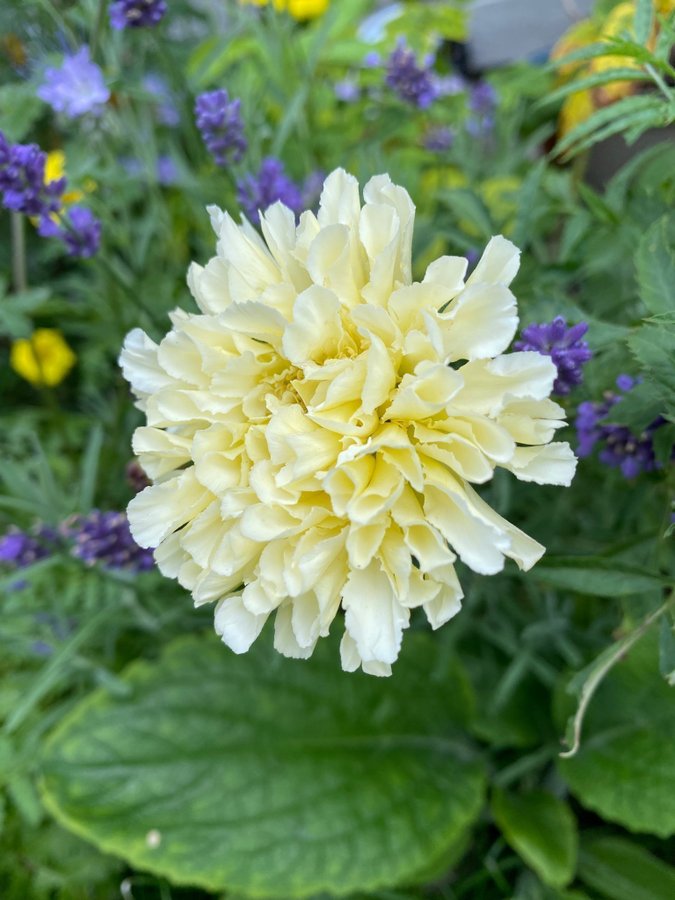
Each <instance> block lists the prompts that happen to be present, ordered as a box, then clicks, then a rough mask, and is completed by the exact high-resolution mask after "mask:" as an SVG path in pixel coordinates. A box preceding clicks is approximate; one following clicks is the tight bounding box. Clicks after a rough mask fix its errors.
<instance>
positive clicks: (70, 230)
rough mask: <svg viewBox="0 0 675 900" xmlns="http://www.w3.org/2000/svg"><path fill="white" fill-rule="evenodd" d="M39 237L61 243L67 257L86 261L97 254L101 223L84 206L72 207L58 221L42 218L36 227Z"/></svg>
mask: <svg viewBox="0 0 675 900" xmlns="http://www.w3.org/2000/svg"><path fill="white" fill-rule="evenodd" d="M38 234H39V235H40V236H41V237H50V238H58V240H60V241H63V243H64V244H65V247H66V250H67V251H68V255H69V256H75V257H78V258H79V259H86V258H88V257H90V256H94V255H95V254H96V253H97V252H98V248H99V245H100V243H101V223H100V221H99V220H98V219H97V218H96V216H95V215H94V214H93V213H92V212H91V210H89V209H87V208H86V207H84V206H73V207H71V209H69V210H68V213H67V214H64V216H63V217H61V218H59V219H52V218H43V219H41V220H40V224H39V226H38Z"/></svg>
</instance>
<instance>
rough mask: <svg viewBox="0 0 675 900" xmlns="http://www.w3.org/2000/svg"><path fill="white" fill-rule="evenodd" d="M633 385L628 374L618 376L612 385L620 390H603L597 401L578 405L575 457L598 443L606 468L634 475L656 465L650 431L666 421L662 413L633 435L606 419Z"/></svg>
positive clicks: (633, 380) (600, 455)
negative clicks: (600, 398) (614, 384)
mask: <svg viewBox="0 0 675 900" xmlns="http://www.w3.org/2000/svg"><path fill="white" fill-rule="evenodd" d="M636 384H637V382H636V381H635V379H633V378H631V377H630V375H619V377H618V378H617V379H616V386H617V387H618V388H619V390H620V391H621V392H622V393H621V394H615V393H614V392H613V391H607V392H606V393H605V396H604V399H603V400H602V401H601V402H599V403H592V402H585V403H581V404H579V408H578V409H577V418H576V421H575V423H574V424H575V427H576V429H577V437H578V439H579V448H578V451H577V452H578V454H579V456H581V457H585V456H590V454H591V453H592V452H593V450H594V449H595V447H596V445H598V446H599V447H600V453H599V454H598V459H599V460H600V462H602V463H604V464H605V465H606V466H609V467H610V468H618V469H621V472H622V474H623V475H624V476H625V477H626V478H635V477H636V476H638V475H640V473H642V472H651V471H653V470H654V469H656V468H657V467H658V463H657V461H656V457H655V455H654V443H653V438H654V432H655V431H656V430H657V428H660V427H661V426H662V425H665V423H666V420H665V419H664V418H663V417H662V416H658V417H657V418H656V419H654V421H653V422H650V424H649V425H648V426H647V427H646V428H645V430H644V431H643V432H642V433H641V434H634V433H633V432H632V431H631V430H630V428H627V427H626V426H625V425H619V424H616V423H614V422H607V421H606V417H607V415H608V414H609V412H610V410H611V409H612V407H614V406H616V404H617V403H620V402H621V401H622V400H623V398H624V397H625V396H626V394H627V393H629V392H630V391H631V390H632V389H633V388H634V387H635V385H636Z"/></svg>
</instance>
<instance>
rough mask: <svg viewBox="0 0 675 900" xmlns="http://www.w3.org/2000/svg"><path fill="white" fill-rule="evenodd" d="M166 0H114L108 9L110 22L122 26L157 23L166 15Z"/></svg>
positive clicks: (141, 25) (144, 25)
mask: <svg viewBox="0 0 675 900" xmlns="http://www.w3.org/2000/svg"><path fill="white" fill-rule="evenodd" d="M166 10H167V5H166V0H114V3H111V4H110V8H109V10H108V12H109V14H110V24H111V25H112V27H113V28H116V29H117V30H118V31H122V29H123V28H146V27H149V26H150V27H151V26H153V25H157V24H158V23H159V22H160V21H161V20H162V19H163V18H164V16H165V15H166Z"/></svg>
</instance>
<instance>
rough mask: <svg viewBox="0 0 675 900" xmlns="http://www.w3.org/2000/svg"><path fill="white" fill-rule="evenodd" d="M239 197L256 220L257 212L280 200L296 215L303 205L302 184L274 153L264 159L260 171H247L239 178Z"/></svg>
mask: <svg viewBox="0 0 675 900" xmlns="http://www.w3.org/2000/svg"><path fill="white" fill-rule="evenodd" d="M237 200H238V201H239V205H240V206H241V208H242V209H243V210H244V213H245V214H246V216H248V218H249V219H250V220H251V221H253V222H256V223H257V222H258V212H259V211H260V212H262V211H264V210H266V209H267V208H268V206H271V205H272V204H273V203H276V202H277V200H279V201H281V203H283V204H284V206H287V207H288V208H289V209H292V210H293V212H294V213H295V214H296V215H299V214H300V210H301V209H302V205H303V204H302V192H301V191H300V188H299V187H298V185H297V184H296V183H295V182H294V181H292V180H291V179H290V178H289V177H288V175H287V174H286V172H285V170H284V164H283V163H282V162H281V160H278V159H274V158H273V157H268V158H267V159H265V160H263V163H262V165H261V166H260V169H259V171H258V174H257V175H246V176H244V178H242V179H240V180H239V181H238V182H237Z"/></svg>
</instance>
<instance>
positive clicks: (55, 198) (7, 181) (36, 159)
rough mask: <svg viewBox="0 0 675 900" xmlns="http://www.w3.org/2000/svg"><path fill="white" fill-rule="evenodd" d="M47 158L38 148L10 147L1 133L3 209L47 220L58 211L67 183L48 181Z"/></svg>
mask: <svg viewBox="0 0 675 900" xmlns="http://www.w3.org/2000/svg"><path fill="white" fill-rule="evenodd" d="M46 163H47V155H46V154H45V153H43V152H42V150H40V148H39V147H38V146H37V144H13V145H12V144H10V143H9V142H8V141H7V139H6V138H5V135H4V134H3V133H2V132H1V131H0V191H1V192H2V202H3V205H4V207H5V208H6V209H11V210H14V212H20V213H25V214H26V215H29V216H39V217H49V216H50V215H51V214H52V213H54V212H57V211H58V210H59V209H60V208H61V203H62V202H63V192H64V190H65V187H66V179H65V178H63V177H61V178H52V179H50V180H47V174H46Z"/></svg>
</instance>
